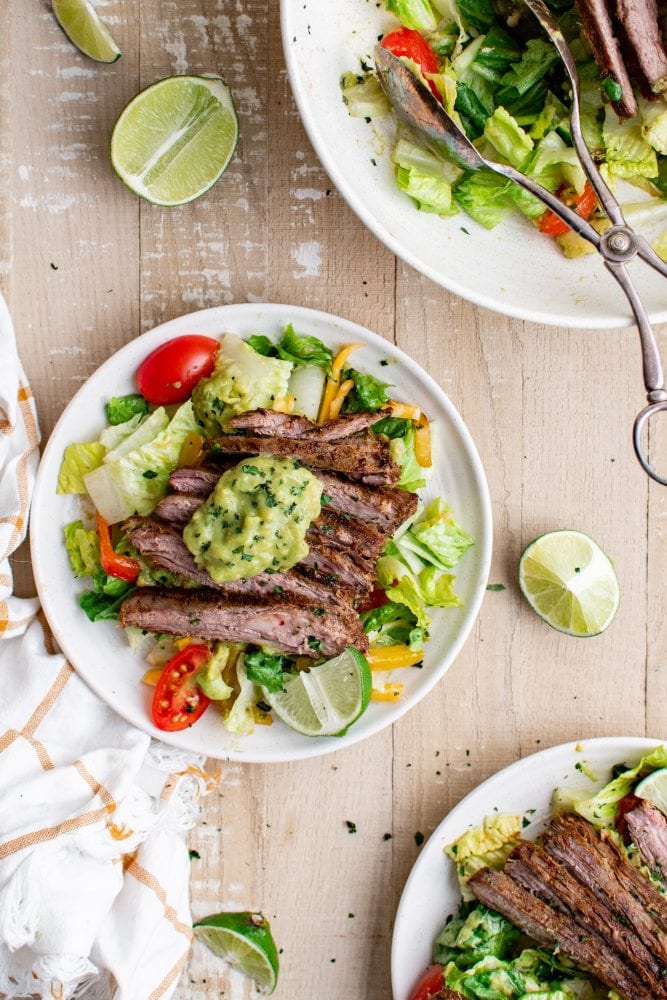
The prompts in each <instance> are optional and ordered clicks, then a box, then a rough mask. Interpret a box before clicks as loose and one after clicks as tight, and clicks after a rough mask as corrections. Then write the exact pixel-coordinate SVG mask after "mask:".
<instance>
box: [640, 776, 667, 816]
mask: <svg viewBox="0 0 667 1000" xmlns="http://www.w3.org/2000/svg"><path fill="white" fill-rule="evenodd" d="M635 795H636V796H637V798H638V799H646V801H647V802H650V803H651V805H652V806H655V807H656V809H659V810H660V812H662V813H664V814H665V816H667V767H661V768H660V770H659V771H654V772H653V774H649V776H648V777H647V778H644V779H643V781H640V782H639V784H638V785H637V787H636V788H635Z"/></svg>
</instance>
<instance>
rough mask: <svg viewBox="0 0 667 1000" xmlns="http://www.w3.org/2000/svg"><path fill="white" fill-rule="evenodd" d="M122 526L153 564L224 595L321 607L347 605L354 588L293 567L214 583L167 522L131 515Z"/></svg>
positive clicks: (135, 545) (150, 563)
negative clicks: (291, 600)
mask: <svg viewBox="0 0 667 1000" xmlns="http://www.w3.org/2000/svg"><path fill="white" fill-rule="evenodd" d="M124 529H125V531H126V532H127V535H128V538H129V540H130V542H131V544H132V545H133V546H134V548H135V549H136V550H137V552H139V553H140V555H142V556H143V557H144V559H145V560H146V561H147V562H148V563H149V565H151V566H153V567H157V568H158V569H166V570H167V571H168V572H169V573H174V574H176V576H178V577H180V578H181V579H183V580H186V581H189V582H191V583H194V584H197V585H198V586H200V587H210V588H211V589H213V590H217V591H218V593H219V594H222V595H223V596H225V597H242V596H243V595H244V594H246V595H248V596H249V597H251V598H252V597H264V596H266V595H267V594H268V595H282V596H283V597H284V598H285V600H288V599H289V598H290V597H302V598H305V599H306V600H307V601H312V602H314V603H315V604H319V605H321V606H322V607H329V606H330V605H332V604H333V605H342V606H350V605H351V604H352V602H353V600H354V596H355V595H354V591H353V590H352V589H350V588H348V587H345V586H341V585H340V584H339V585H337V586H336V587H329V586H326V585H325V584H323V583H320V582H318V581H317V580H313V579H310V578H309V577H308V576H305V575H304V574H302V573H297V572H296V571H295V570H293V569H292V570H286V571H285V572H284V573H258V574H257V575H256V576H249V577H245V578H243V579H240V580H232V581H230V582H229V583H222V584H221V583H216V582H215V580H213V579H212V578H211V577H210V576H209V574H208V573H207V572H206V570H203V569H200V568H199V567H198V566H197V564H196V563H195V560H194V556H193V555H192V553H191V552H190V550H189V549H188V547H187V545H186V544H185V542H184V541H183V538H182V537H181V534H180V532H179V531H178V530H177V529H176V528H173V527H171V526H170V525H167V524H160V522H159V521H154V520H152V518H150V517H132V518H130V519H129V521H126V522H125V525H124Z"/></svg>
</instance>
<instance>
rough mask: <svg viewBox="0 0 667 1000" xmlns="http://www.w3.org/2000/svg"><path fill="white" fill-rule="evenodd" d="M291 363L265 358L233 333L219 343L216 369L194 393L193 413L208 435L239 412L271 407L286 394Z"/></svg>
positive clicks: (216, 432) (220, 427) (220, 430)
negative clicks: (279, 397) (277, 398)
mask: <svg viewBox="0 0 667 1000" xmlns="http://www.w3.org/2000/svg"><path fill="white" fill-rule="evenodd" d="M291 371H292V364H291V363H290V362H288V361H282V360H281V359H280V358H271V357H264V356H263V355H261V354H258V353H257V351H255V350H253V348H252V347H250V346H249V345H248V344H246V343H244V342H243V341H242V340H241V338H240V337H237V336H236V335H235V334H233V333H226V334H225V335H224V337H223V338H222V341H221V344H220V351H219V352H218V356H217V359H216V363H215V370H214V371H213V374H212V375H210V376H209V377H208V378H203V379H202V380H201V381H200V382H199V383H198V384H197V385H196V386H195V390H194V392H193V393H192V404H193V406H194V412H195V414H196V416H197V418H198V420H199V421H200V423H201V424H202V425H203V426H204V429H205V431H206V433H207V435H208V436H209V437H215V435H216V434H220V433H221V432H222V431H224V430H225V428H226V425H227V421H228V420H229V419H230V418H231V417H233V416H235V414H237V413H245V412H246V411H247V410H256V409H258V408H259V407H271V406H273V402H274V400H275V399H276V397H277V396H285V395H286V393H287V384H288V382H289V377H290V373H291Z"/></svg>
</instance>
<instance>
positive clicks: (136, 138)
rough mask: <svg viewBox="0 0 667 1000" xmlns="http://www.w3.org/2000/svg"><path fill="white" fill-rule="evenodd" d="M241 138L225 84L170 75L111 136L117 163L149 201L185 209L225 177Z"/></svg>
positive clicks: (133, 105) (136, 102) (137, 101)
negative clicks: (181, 206)
mask: <svg viewBox="0 0 667 1000" xmlns="http://www.w3.org/2000/svg"><path fill="white" fill-rule="evenodd" d="M238 134H239V125H238V118H237V117H236V111H235V110H234V101H233V100H232V93H231V91H230V89H229V87H228V86H227V85H226V84H225V82H224V80H222V79H220V77H206V76H170V77H167V78H166V79H164V80H158V82H157V83H154V84H152V85H151V86H150V87H147V88H146V90H142V91H141V93H140V94H137V96H136V97H135V98H133V100H131V101H130V103H129V104H128V105H127V107H126V108H125V109H124V110H123V111H122V112H121V115H120V117H119V119H118V121H117V122H116V124H115V125H114V129H113V132H112V133H111V163H112V165H113V168H114V170H115V171H116V173H117V174H118V176H119V177H120V179H121V180H122V181H123V183H124V184H126V185H127V186H128V187H129V188H130V190H131V191H134V192H135V194H138V195H141V197H142V198H146V199H147V201H150V202H152V203H153V204H154V205H167V206H170V205H184V204H185V203H186V202H188V201H194V199H195V198H199V196H200V195H202V194H204V193H205V192H206V191H208V190H209V188H211V187H212V186H213V185H214V184H215V182H216V181H217V180H219V179H220V177H221V176H222V174H223V173H224V171H225V169H226V167H227V164H228V163H229V161H230V160H231V158H232V156H233V155H234V151H235V149H236V143H237V140H238Z"/></svg>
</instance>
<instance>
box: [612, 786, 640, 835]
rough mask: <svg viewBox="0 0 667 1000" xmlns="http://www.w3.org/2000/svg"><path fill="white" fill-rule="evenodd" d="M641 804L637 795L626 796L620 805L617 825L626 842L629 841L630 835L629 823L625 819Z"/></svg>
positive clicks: (616, 820) (617, 813)
mask: <svg viewBox="0 0 667 1000" xmlns="http://www.w3.org/2000/svg"><path fill="white" fill-rule="evenodd" d="M639 802H640V800H639V799H638V798H637V796H636V795H626V796H625V798H624V799H621V801H620V802H619V803H618V810H617V812H616V819H615V823H616V829H617V830H618V832H619V833H620V834H621V836H622V837H623V839H624V840H627V838H628V834H629V831H628V822H627V820H626V818H625V817H626V816H627V815H628V813H629V812H632V810H633V809H634V808H635V806H638V805H639Z"/></svg>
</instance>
